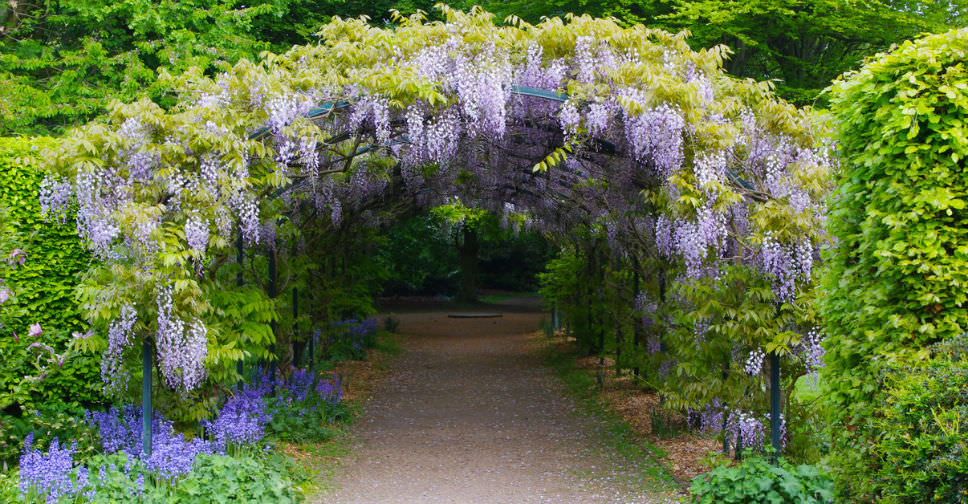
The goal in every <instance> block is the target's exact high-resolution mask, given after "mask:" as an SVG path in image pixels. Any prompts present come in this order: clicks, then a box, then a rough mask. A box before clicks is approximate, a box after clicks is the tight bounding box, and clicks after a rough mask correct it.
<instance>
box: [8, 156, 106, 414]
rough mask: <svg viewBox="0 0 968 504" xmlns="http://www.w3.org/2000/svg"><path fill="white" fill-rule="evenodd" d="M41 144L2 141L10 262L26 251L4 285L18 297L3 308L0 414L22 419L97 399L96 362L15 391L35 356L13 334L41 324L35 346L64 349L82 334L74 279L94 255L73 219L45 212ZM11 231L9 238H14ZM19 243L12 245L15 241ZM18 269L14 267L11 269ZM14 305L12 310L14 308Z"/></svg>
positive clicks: (73, 363)
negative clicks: (49, 217) (46, 407)
mask: <svg viewBox="0 0 968 504" xmlns="http://www.w3.org/2000/svg"><path fill="white" fill-rule="evenodd" d="M45 145H49V142H48V141H47V140H44V139H37V140H20V139H0V207H4V208H8V209H9V215H8V216H7V217H6V219H9V222H10V223H11V224H12V229H9V230H7V231H6V232H5V234H6V235H7V236H5V237H4V240H3V242H4V243H5V244H6V245H7V246H8V248H7V249H5V250H3V251H0V254H3V256H4V257H5V258H7V257H9V256H10V253H11V252H12V250H13V249H14V248H20V249H22V250H23V251H24V252H25V254H26V259H25V260H24V263H23V265H12V263H7V264H5V266H7V267H6V268H4V270H3V273H2V274H0V276H3V282H4V284H5V286H7V287H9V288H10V289H11V290H12V291H13V293H14V298H13V299H12V300H11V301H9V302H8V303H10V305H8V306H6V307H3V308H4V310H6V311H4V312H3V314H4V316H5V317H7V318H5V319H4V320H2V321H0V323H2V326H0V327H2V328H3V329H2V331H3V337H2V338H0V355H2V356H3V358H2V363H0V369H2V370H3V371H2V372H0V410H5V411H6V413H8V414H14V415H19V413H20V411H22V410H24V409H31V408H33V407H36V406H37V405H38V404H40V403H57V402H69V403H73V404H75V405H81V404H83V405H90V404H92V403H96V402H99V401H100V400H101V396H100V394H99V392H98V390H99V385H98V381H99V377H98V360H97V359H96V357H90V356H88V357H84V356H80V357H77V358H74V359H71V360H69V361H68V362H66V363H64V365H63V367H58V368H56V369H54V370H51V372H50V373H48V374H47V376H46V377H45V378H44V380H42V381H41V382H40V383H38V384H36V386H33V387H31V389H30V390H21V389H18V386H19V385H20V383H21V380H22V379H23V377H25V376H29V375H32V374H33V375H36V372H34V370H33V366H32V362H31V361H32V359H33V355H32V354H30V355H28V354H29V352H28V351H27V349H26V347H27V340H23V341H19V340H17V338H14V337H13V335H12V333H17V334H18V335H21V336H26V335H27V332H28V326H29V325H30V324H40V326H41V328H42V329H43V330H44V333H43V334H42V335H41V336H40V337H39V338H37V339H33V340H31V342H33V341H38V342H41V343H45V344H48V345H51V346H52V347H53V348H54V349H55V350H56V351H58V352H61V351H63V350H64V349H65V348H66V346H67V343H68V342H69V341H70V339H71V336H70V334H71V333H72V332H75V331H77V332H85V331H86V330H87V327H86V325H85V324H84V323H83V320H82V318H81V315H80V310H79V308H78V304H77V301H76V300H75V299H74V288H75V286H76V285H77V275H79V274H80V273H81V272H83V271H85V270H87V267H88V264H89V254H88V253H87V252H86V251H85V250H84V249H83V247H81V244H80V241H79V240H78V238H77V234H76V230H75V228H74V224H73V222H72V221H66V222H64V223H63V224H60V223H57V222H48V221H46V220H45V219H44V218H43V217H41V215H40V205H39V200H38V198H37V192H38V188H39V186H40V181H41V179H42V177H43V175H42V173H41V172H40V171H39V170H38V169H37V168H36V165H37V156H38V153H39V151H40V149H41V148H42V147H44V146H45ZM11 233H12V235H11ZM11 238H12V240H13V242H15V243H9V242H10V241H11ZM14 266H16V267H14ZM11 305H12V306H15V307H16V309H15V310H11Z"/></svg>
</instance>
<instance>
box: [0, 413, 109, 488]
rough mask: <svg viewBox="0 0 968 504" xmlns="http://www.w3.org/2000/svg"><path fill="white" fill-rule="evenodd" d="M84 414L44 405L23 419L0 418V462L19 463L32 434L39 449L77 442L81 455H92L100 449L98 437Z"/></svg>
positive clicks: (78, 451)
mask: <svg viewBox="0 0 968 504" xmlns="http://www.w3.org/2000/svg"><path fill="white" fill-rule="evenodd" d="M84 413H85V412H84V410H83V409H82V408H79V407H76V406H71V405H66V404H59V405H45V406H41V407H40V408H38V409H37V410H35V411H31V412H28V413H27V414H25V415H23V416H22V417H13V416H0V463H4V464H7V465H8V466H10V465H14V464H16V461H17V459H18V458H19V457H20V452H21V449H22V447H23V446H22V445H23V440H24V439H25V438H26V437H27V435H28V434H33V436H34V444H35V445H37V446H47V445H48V444H49V443H50V442H51V441H52V440H53V439H54V438H59V439H70V440H72V441H76V442H77V453H78V454H79V455H80V456H82V457H84V456H88V455H92V454H93V453H95V451H97V450H98V449H99V448H100V446H99V443H98V434H97V432H96V430H95V429H94V428H93V427H91V426H90V425H89V424H88V423H87V422H84V421H83V418H84ZM0 502H3V501H2V500H0Z"/></svg>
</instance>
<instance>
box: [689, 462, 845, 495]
mask: <svg viewBox="0 0 968 504" xmlns="http://www.w3.org/2000/svg"><path fill="white" fill-rule="evenodd" d="M689 490H690V492H692V502H694V503H696V504H713V503H715V504H729V503H737V504H738V503H742V504H760V503H762V504H820V503H826V502H833V483H832V482H831V480H830V479H829V478H828V477H827V476H825V475H824V474H823V473H821V472H820V470H819V469H818V468H817V467H816V466H812V465H805V464H804V465H799V466H796V467H794V466H792V465H790V464H789V463H787V462H786V461H784V460H783V459H780V460H779V462H778V463H777V464H776V465H773V464H771V463H769V462H768V461H767V460H765V459H763V458H762V457H759V456H754V457H750V458H747V459H745V460H743V462H742V463H741V464H739V465H737V466H735V467H728V466H720V467H717V468H716V469H713V470H712V471H711V472H710V473H708V474H704V475H702V476H698V477H697V478H696V479H694V480H692V485H691V486H690V487H689Z"/></svg>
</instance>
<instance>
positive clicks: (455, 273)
mask: <svg viewBox="0 0 968 504" xmlns="http://www.w3.org/2000/svg"><path fill="white" fill-rule="evenodd" d="M483 215H484V218H482V219H481V222H479V223H478V222H475V223H472V224H469V225H471V226H474V231H475V232H476V234H477V248H478V250H477V254H476V257H477V260H478V264H477V266H476V271H475V272H474V274H475V275H476V276H477V278H476V282H475V283H476V286H477V287H479V288H482V289H504V290H510V291H518V292H527V291H534V290H535V289H536V288H537V274H538V272H540V271H541V270H542V269H543V268H544V264H545V263H546V262H547V261H548V259H549V256H550V254H551V247H550V245H549V244H548V242H547V241H546V240H545V239H544V238H543V237H542V236H541V235H540V234H538V233H535V232H526V231H518V230H516V229H514V225H513V224H512V225H510V227H511V229H508V228H507V227H506V226H505V225H504V223H502V222H501V221H500V219H498V218H497V217H496V216H494V215H493V214H488V213H485V214H483ZM463 226H464V223H456V224H455V223H454V222H452V221H451V220H450V217H449V216H445V215H442V212H441V211H431V212H430V213H428V214H426V215H418V216H415V217H412V218H409V219H407V220H405V221H403V222H401V223H400V224H397V225H395V226H393V227H391V228H390V229H388V230H387V232H386V237H385V241H384V242H383V243H381V245H380V248H379V249H378V261H379V263H380V264H381V266H382V267H383V268H385V270H386V272H385V274H384V276H383V279H382V292H383V294H384V295H408V294H421V295H439V294H442V295H446V296H454V295H456V294H457V293H458V290H459V288H460V285H459V284H460V280H461V275H462V273H463V272H462V270H461V268H462V262H461V255H462V254H461V252H462V247H461V246H462V244H463V243H462V241H463V236H462V235H463V233H462V231H463Z"/></svg>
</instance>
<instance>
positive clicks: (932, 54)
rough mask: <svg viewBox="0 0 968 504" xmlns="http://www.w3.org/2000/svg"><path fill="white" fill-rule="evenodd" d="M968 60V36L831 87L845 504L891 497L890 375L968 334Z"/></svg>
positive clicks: (831, 343) (925, 44) (835, 388)
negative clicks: (886, 445) (885, 479)
mask: <svg viewBox="0 0 968 504" xmlns="http://www.w3.org/2000/svg"><path fill="white" fill-rule="evenodd" d="M966 51H968V30H957V31H952V32H949V33H946V34H941V35H932V36H928V37H925V38H922V39H920V40H917V41H913V42H911V41H909V42H905V43H904V44H902V45H901V46H900V47H899V48H897V49H896V50H895V51H893V52H892V53H890V54H882V55H879V56H878V57H876V58H874V59H873V60H871V61H870V62H868V63H867V64H866V65H865V66H864V67H863V68H862V69H861V70H860V71H858V72H856V73H853V74H849V75H846V76H845V77H844V78H843V79H842V80H840V81H838V82H837V83H835V85H834V86H833V92H832V100H831V104H832V111H833V114H834V116H835V118H836V119H837V121H838V129H839V131H838V137H839V144H840V156H841V167H840V170H839V173H838V177H839V180H838V182H839V183H840V189H839V190H838V191H837V192H836V193H835V194H834V195H833V196H832V198H831V201H830V214H829V217H828V222H829V229H830V232H831V233H832V234H833V236H835V237H836V238H837V244H836V246H835V247H834V248H833V249H832V250H830V251H828V253H827V254H826V257H825V262H826V264H827V269H826V273H825V279H824V282H823V293H822V294H823V295H821V296H820V299H821V311H822V314H823V317H824V319H825V323H826V325H827V334H828V338H827V343H826V345H825V346H826V348H827V357H826V361H827V366H826V369H825V370H824V373H825V377H824V379H823V380H822V382H823V383H824V384H826V389H827V390H826V391H825V394H824V396H825V397H826V398H827V401H829V406H830V407H829V411H830V413H831V415H832V418H831V435H832V441H833V450H834V453H833V457H832V462H833V464H834V465H835V466H836V467H837V468H838V473H839V474H838V483H839V490H840V493H841V496H842V498H843V499H845V500H863V501H868V500H876V499H877V498H879V496H880V494H881V492H882V490H883V488H881V487H880V486H879V485H878V484H877V482H876V481H875V480H874V478H872V477H871V475H873V474H877V473H878V471H879V470H880V464H879V462H878V461H877V457H875V456H873V455H874V454H873V453H872V452H873V450H874V449H875V448H876V447H877V445H878V443H879V442H880V440H881V437H882V433H881V432H879V430H878V429H877V427H876V425H877V422H875V419H877V418H879V417H881V416H883V414H884V411H883V410H884V409H885V408H887V407H888V406H887V405H886V403H885V395H886V394H887V392H886V390H885V388H884V387H883V377H884V376H885V373H884V371H885V370H886V369H887V367H888V366H892V367H903V366H906V365H908V364H912V363H914V362H916V361H919V360H923V359H926V358H927V357H928V355H929V352H928V350H927V349H926V348H925V347H926V346H928V345H930V344H933V343H935V342H939V341H944V340H947V339H950V338H952V337H954V336H956V335H959V334H961V333H963V332H965V331H968V210H966V206H968V171H966V169H965V168H966V166H965V158H966V157H968V68H966V66H968V55H966ZM893 434H894V433H891V435H893Z"/></svg>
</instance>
